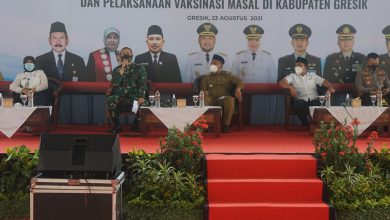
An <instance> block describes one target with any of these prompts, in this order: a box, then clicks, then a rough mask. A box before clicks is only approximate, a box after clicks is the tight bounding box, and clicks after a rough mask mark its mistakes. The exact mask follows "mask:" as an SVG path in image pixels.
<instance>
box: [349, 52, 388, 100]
mask: <svg viewBox="0 0 390 220" xmlns="http://www.w3.org/2000/svg"><path fill="white" fill-rule="evenodd" d="M378 66H379V56H378V54H376V53H370V54H368V55H367V66H366V67H365V68H364V69H362V70H361V71H359V72H358V73H357V75H356V78H355V87H356V88H357V90H358V92H359V96H360V98H361V99H362V105H365V106H370V105H372V102H371V98H370V95H377V94H378V92H379V91H381V92H382V95H383V99H384V100H386V101H387V103H389V101H390V95H389V91H390V88H389V86H390V81H389V76H388V73H386V72H385V71H384V70H383V69H381V68H379V67H378Z"/></svg>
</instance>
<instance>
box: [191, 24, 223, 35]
mask: <svg viewBox="0 0 390 220" xmlns="http://www.w3.org/2000/svg"><path fill="white" fill-rule="evenodd" d="M196 32H198V34H199V35H201V36H215V35H217V34H218V29H217V27H215V26H214V25H213V24H211V23H209V22H207V23H203V24H201V25H200V26H199V27H198V29H197V30H196Z"/></svg>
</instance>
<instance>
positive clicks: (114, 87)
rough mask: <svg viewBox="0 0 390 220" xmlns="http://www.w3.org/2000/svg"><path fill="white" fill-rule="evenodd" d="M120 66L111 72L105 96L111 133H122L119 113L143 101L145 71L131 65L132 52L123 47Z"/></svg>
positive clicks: (137, 65) (139, 66)
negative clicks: (111, 122)
mask: <svg viewBox="0 0 390 220" xmlns="http://www.w3.org/2000/svg"><path fill="white" fill-rule="evenodd" d="M120 55H121V59H122V62H121V65H120V66H117V67H116V68H114V70H113V76H112V81H111V83H112V84H111V93H110V94H107V95H108V97H107V104H108V110H109V112H110V115H111V117H112V121H113V123H114V129H113V130H112V133H119V132H121V131H122V129H121V127H120V122H119V113H120V112H130V111H131V110H132V107H133V102H134V100H137V101H138V105H141V104H143V103H144V101H145V88H146V71H145V68H144V67H143V66H141V65H139V64H135V63H132V62H131V60H132V57H133V52H132V50H131V49H130V48H128V47H124V48H123V49H122V50H121V52H120ZM134 120H135V123H134V125H135V126H137V125H138V119H137V118H136V119H134Z"/></svg>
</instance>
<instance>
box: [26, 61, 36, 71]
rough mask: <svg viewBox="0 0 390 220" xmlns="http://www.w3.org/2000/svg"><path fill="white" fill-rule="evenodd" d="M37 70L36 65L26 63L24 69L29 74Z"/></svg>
mask: <svg viewBox="0 0 390 220" xmlns="http://www.w3.org/2000/svg"><path fill="white" fill-rule="evenodd" d="M34 68H35V65H34V64H33V63H25V64H24V69H25V70H26V71H27V72H31V71H33V70H34Z"/></svg>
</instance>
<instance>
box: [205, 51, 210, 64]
mask: <svg viewBox="0 0 390 220" xmlns="http://www.w3.org/2000/svg"><path fill="white" fill-rule="evenodd" d="M209 61H210V54H208V53H206V62H207V63H208V62H209Z"/></svg>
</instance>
